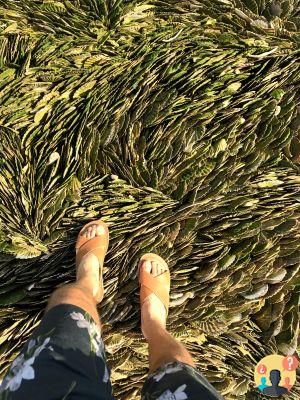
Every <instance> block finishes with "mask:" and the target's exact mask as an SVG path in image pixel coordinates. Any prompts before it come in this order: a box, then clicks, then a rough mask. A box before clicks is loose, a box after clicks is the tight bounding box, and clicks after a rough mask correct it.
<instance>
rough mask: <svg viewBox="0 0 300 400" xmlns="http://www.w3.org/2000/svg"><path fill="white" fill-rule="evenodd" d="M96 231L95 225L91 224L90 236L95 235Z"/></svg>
mask: <svg viewBox="0 0 300 400" xmlns="http://www.w3.org/2000/svg"><path fill="white" fill-rule="evenodd" d="M96 232H97V225H92V230H91V237H92V238H93V237H95V236H96Z"/></svg>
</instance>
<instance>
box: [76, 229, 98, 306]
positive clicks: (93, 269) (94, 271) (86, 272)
mask: <svg viewBox="0 0 300 400" xmlns="http://www.w3.org/2000/svg"><path fill="white" fill-rule="evenodd" d="M104 234H105V229H104V228H103V226H101V225H97V224H95V225H90V226H89V227H87V228H86V229H85V230H83V231H82V232H81V235H82V236H84V237H86V238H88V239H92V238H93V237H95V236H101V235H104ZM76 280H77V282H80V283H81V284H82V285H84V286H85V287H87V288H88V289H90V290H91V293H92V295H93V297H94V299H95V301H96V302H97V303H99V302H100V301H101V300H102V298H103V283H101V282H100V265H99V261H98V258H97V257H96V256H95V255H94V254H92V253H90V254H87V255H86V256H84V257H83V258H82V260H81V262H80V264H79V266H78V267H77V276H76Z"/></svg>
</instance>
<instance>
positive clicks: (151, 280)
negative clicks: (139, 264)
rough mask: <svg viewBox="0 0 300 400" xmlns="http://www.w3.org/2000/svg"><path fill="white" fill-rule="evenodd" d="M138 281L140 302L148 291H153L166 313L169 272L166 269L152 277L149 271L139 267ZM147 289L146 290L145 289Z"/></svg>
mask: <svg viewBox="0 0 300 400" xmlns="http://www.w3.org/2000/svg"><path fill="white" fill-rule="evenodd" d="M139 283H140V285H141V291H140V298H141V304H143V302H144V301H145V299H146V297H148V296H149V293H150V292H151V293H154V294H155V295H156V296H157V297H158V298H159V299H160V300H161V302H162V303H163V305H164V306H165V308H166V311H167V314H168V310H169V287H170V272H169V270H166V271H165V272H163V273H162V274H160V275H158V276H156V277H153V276H152V275H151V274H150V273H149V272H147V271H145V270H144V269H140V274H139ZM145 289H148V290H145Z"/></svg>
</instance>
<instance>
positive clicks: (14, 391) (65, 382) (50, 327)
mask: <svg viewBox="0 0 300 400" xmlns="http://www.w3.org/2000/svg"><path fill="white" fill-rule="evenodd" d="M0 399H1V400H27V399H28V400H29V399H30V400H79V399H80V400H83V399H84V400H96V399H97V400H113V399H114V396H113V393H112V386H111V383H110V379H109V371H108V368H107V365H106V358H105V349H104V344H103V341H102V338H101V333H100V329H99V327H98V326H97V325H96V324H95V322H94V320H93V318H92V317H91V316H90V315H89V314H88V313H87V312H86V311H84V310H83V309H82V308H79V307H77V306H73V305H71V304H60V305H58V306H55V307H53V308H52V309H50V310H49V311H48V312H47V313H46V314H45V315H44V317H43V319H42V321H41V323H40V325H39V326H38V328H37V329H36V330H35V331H34V333H33V335H32V336H31V338H30V340H29V341H28V342H27V343H26V344H25V346H24V347H23V349H22V351H21V353H20V355H19V356H18V357H17V358H16V359H15V360H14V361H13V363H12V365H11V368H10V370H9V372H8V373H7V375H6V376H5V378H4V379H3V381H2V384H1V386H0ZM152 399H153V400H154V399H156V400H184V399H193V400H196V399H197V400H199V399H203V400H216V399H222V397H221V396H220V395H219V394H218V393H217V392H216V391H215V389H214V388H213V387H212V386H211V385H210V384H209V383H208V381H207V380H206V379H205V378H204V377H203V376H202V375H201V374H200V372H198V371H197V370H196V369H195V368H192V367H191V366H189V365H187V364H183V363H180V362H174V363H168V364H166V365H164V366H162V367H160V368H159V369H158V370H157V371H155V372H154V373H153V374H150V375H149V376H148V378H147V380H146V382H145V383H144V386H143V389H142V400H152Z"/></svg>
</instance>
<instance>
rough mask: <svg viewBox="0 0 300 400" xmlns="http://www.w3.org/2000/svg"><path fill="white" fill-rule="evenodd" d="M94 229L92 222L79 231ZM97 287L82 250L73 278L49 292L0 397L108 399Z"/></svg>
mask: <svg viewBox="0 0 300 400" xmlns="http://www.w3.org/2000/svg"><path fill="white" fill-rule="evenodd" d="M98 233H99V232H98V227H97V225H93V226H92V228H91V229H89V230H86V231H85V230H84V231H83V232H82V236H84V237H86V238H93V237H95V236H100V234H99V235H98ZM102 288H103V286H102V282H101V281H99V261H98V258H97V257H96V256H95V255H93V254H92V253H90V254H87V255H86V256H85V257H83V258H82V261H81V263H80V265H79V266H78V267H77V279H76V282H75V283H73V284H69V285H65V286H62V287H60V288H58V289H57V290H56V291H55V292H54V293H53V294H52V296H51V298H50V300H49V302H48V305H47V308H46V313H45V315H44V316H43V318H42V321H41V323H40V325H39V326H38V327H37V328H36V330H35V331H34V332H33V334H32V335H31V337H30V340H29V341H28V342H27V343H26V344H25V346H24V347H23V349H22V351H21V354H20V355H19V356H18V357H17V358H16V359H15V360H14V361H13V363H12V365H11V368H10V371H9V372H8V374H7V375H6V377H5V378H4V380H3V382H2V385H1V387H0V397H1V395H2V393H3V395H4V397H3V398H5V399H9V400H24V399H35V400H50V398H51V399H66V398H67V399H70V400H78V399H82V398H84V399H97V400H113V396H112V387H111V384H110V380H109V373H108V370H107V366H106V358H105V350H104V345H103V342H102V338H101V333H100V320H99V316H98V312H97V308H96V306H97V303H98V302H99V301H100V300H101V299H102V296H103V293H102V292H103V290H102ZM1 398H2V397H1Z"/></svg>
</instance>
